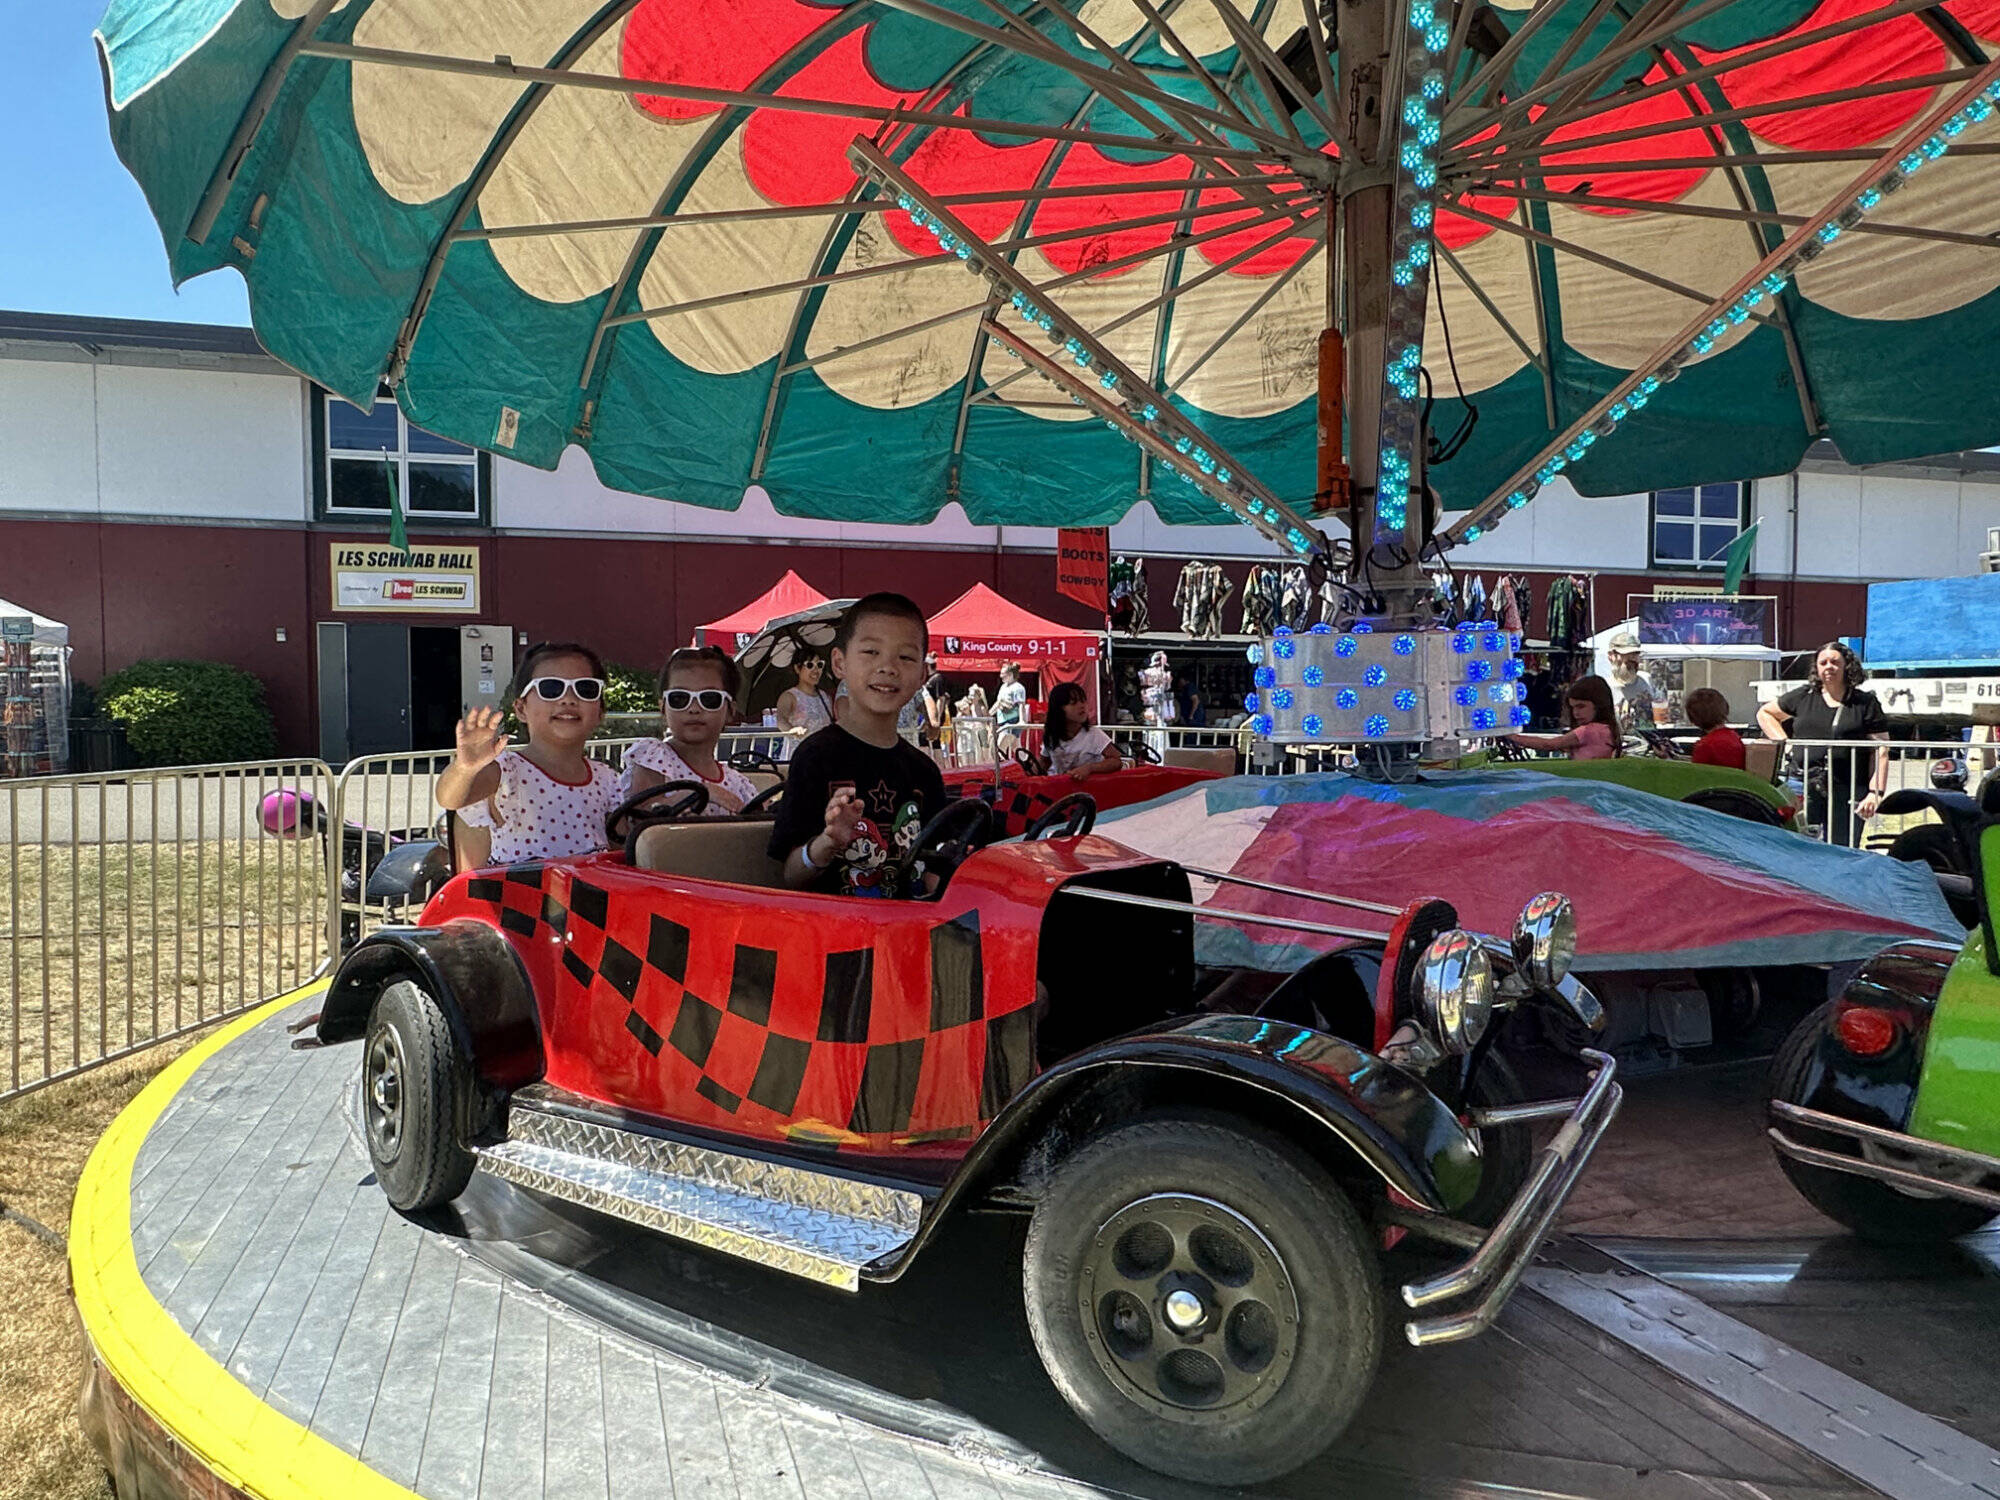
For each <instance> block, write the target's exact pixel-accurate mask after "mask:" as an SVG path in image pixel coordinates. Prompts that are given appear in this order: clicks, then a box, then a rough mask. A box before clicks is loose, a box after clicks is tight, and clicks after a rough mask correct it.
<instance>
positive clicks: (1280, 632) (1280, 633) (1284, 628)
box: [1271, 625, 1292, 640]
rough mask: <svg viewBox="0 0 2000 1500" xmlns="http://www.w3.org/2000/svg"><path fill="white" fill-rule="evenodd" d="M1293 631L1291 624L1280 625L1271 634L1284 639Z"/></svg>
mask: <svg viewBox="0 0 2000 1500" xmlns="http://www.w3.org/2000/svg"><path fill="white" fill-rule="evenodd" d="M1291 633H1292V627H1291V626H1289V625H1280V626H1279V627H1278V628H1277V629H1276V630H1274V631H1272V632H1271V634H1272V635H1275V636H1276V637H1278V639H1279V640H1283V639H1284V638H1285V637H1286V636H1288V635H1290V634H1291Z"/></svg>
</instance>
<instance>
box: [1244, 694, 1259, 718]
mask: <svg viewBox="0 0 2000 1500" xmlns="http://www.w3.org/2000/svg"><path fill="white" fill-rule="evenodd" d="M1258 701H1259V700H1258V697H1257V695H1256V694H1255V693H1245V694H1244V695H1243V711H1244V712H1245V713H1246V714H1254V713H1255V712H1257V704H1258Z"/></svg>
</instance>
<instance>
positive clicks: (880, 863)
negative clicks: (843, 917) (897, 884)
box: [842, 818, 895, 896]
mask: <svg viewBox="0 0 2000 1500" xmlns="http://www.w3.org/2000/svg"><path fill="white" fill-rule="evenodd" d="M846 860H847V863H846V865H845V867H844V869H843V872H842V873H843V874H844V875H845V877H846V879H845V882H844V883H845V884H846V886H847V894H848V895H850V896H893V895H894V894H895V892H894V891H893V890H891V889H890V875H891V873H892V872H891V870H890V867H889V843H888V840H887V839H885V838H883V836H882V830H881V829H880V828H879V827H878V826H876V823H875V820H874V819H873V818H863V819H862V820H861V821H860V822H859V823H857V824H855V826H854V840H853V842H852V843H850V844H849V845H848V846H847V855H846Z"/></svg>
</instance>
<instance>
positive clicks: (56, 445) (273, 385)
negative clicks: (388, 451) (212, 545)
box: [0, 359, 309, 522]
mask: <svg viewBox="0 0 2000 1500" xmlns="http://www.w3.org/2000/svg"><path fill="white" fill-rule="evenodd" d="M307 442H308V437H307V428H306V406H305V401H304V397H303V385H302V382H301V381H300V380H299V379H298V377H297V376H294V375H282V374H273V375H252V374H239V373H236V372H232V371H226V370H190V369H180V368H172V367H160V366H152V365H130V364H117V363H111V362H89V361H82V360H64V359H9V360H0V455H4V458H0V511H39V512H53V513H58V514H61V513H75V514H80V515H128V516H168V517H174V518H177V519H179V518H190V519H200V520H228V521H291V522H299V521H302V520H304V519H305V518H306V517H307V515H308V514H309V505H308V500H307V491H306V467H305V452H306V445H307Z"/></svg>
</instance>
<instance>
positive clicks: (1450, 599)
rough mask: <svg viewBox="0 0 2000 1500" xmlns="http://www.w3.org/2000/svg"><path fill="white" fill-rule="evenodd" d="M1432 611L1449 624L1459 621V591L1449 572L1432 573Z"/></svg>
mask: <svg viewBox="0 0 2000 1500" xmlns="http://www.w3.org/2000/svg"><path fill="white" fill-rule="evenodd" d="M1431 613H1432V614H1433V615H1435V616H1437V618H1438V619H1440V620H1442V621H1444V622H1445V623H1446V624H1447V625H1455V624H1457V623H1458V593H1457V591H1456V590H1455V589H1453V588H1452V586H1451V574H1449V573H1433V574H1431Z"/></svg>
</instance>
